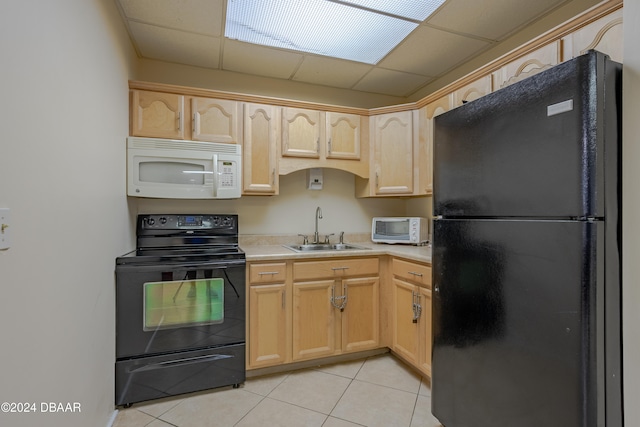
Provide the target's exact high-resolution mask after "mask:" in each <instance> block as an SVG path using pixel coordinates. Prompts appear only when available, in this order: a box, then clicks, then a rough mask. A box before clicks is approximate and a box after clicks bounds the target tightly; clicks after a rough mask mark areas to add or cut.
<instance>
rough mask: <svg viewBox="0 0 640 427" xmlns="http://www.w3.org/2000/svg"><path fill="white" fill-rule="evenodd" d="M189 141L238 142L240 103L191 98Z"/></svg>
mask: <svg viewBox="0 0 640 427" xmlns="http://www.w3.org/2000/svg"><path fill="white" fill-rule="evenodd" d="M191 112H192V114H191V139H192V140H194V141H208V142H226V143H230V144H237V143H238V142H239V135H240V129H239V127H238V126H239V123H240V114H241V112H240V103H239V102H236V101H228V100H224V99H213V98H191Z"/></svg>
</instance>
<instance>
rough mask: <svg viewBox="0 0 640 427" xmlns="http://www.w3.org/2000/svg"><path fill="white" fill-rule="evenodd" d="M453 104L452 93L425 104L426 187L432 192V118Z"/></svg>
mask: <svg viewBox="0 0 640 427" xmlns="http://www.w3.org/2000/svg"><path fill="white" fill-rule="evenodd" d="M453 104H454V101H453V95H445V96H443V97H442V98H440V99H437V100H435V101H433V102H431V103H430V104H429V105H427V107H426V108H427V112H426V114H427V123H426V130H425V133H426V145H427V147H426V148H427V157H428V159H429V162H428V178H427V181H428V182H427V189H428V191H429V192H430V193H433V142H434V141H433V131H434V128H435V123H434V120H433V119H434V118H435V117H436V116H439V115H440V114H442V113H446V112H447V111H449V110H450V109H451V108H452V106H453Z"/></svg>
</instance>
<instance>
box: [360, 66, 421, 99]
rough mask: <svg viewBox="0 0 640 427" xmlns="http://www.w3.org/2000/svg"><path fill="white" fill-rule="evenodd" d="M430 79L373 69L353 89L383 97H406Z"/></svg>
mask: <svg viewBox="0 0 640 427" xmlns="http://www.w3.org/2000/svg"><path fill="white" fill-rule="evenodd" d="M430 80H431V79H430V78H428V77H423V76H418V75H415V74H409V73H402V72H400V71H393V70H385V69H381V68H375V69H373V70H371V72H370V73H369V74H367V75H366V76H365V77H364V78H363V79H362V80H361V81H360V82H358V84H357V85H355V86H354V88H353V89H355V90H361V91H364V92H373V93H381V94H385V95H396V96H406V95H408V94H410V93H413V92H415V91H416V90H417V89H418V88H420V87H421V86H423V85H425V84H427V83H428V82H429V81H430Z"/></svg>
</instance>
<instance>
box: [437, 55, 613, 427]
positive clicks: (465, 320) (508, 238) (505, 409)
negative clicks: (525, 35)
mask: <svg viewBox="0 0 640 427" xmlns="http://www.w3.org/2000/svg"><path fill="white" fill-rule="evenodd" d="M620 106H621V66H620V64H618V63H615V62H612V61H611V60H609V58H608V57H607V56H605V55H603V54H602V53H599V52H595V51H589V52H588V53H586V54H584V55H581V56H579V57H577V58H574V59H572V60H569V61H567V62H564V63H562V64H560V65H557V66H555V67H553V68H550V69H548V70H546V71H543V72H541V73H539V74H537V75H535V76H532V77H529V78H527V79H525V80H522V81H521V82H518V83H515V84H513V85H511V86H508V87H506V88H503V89H500V90H497V91H495V92H493V93H491V94H489V95H487V96H485V97H483V98H480V99H478V100H475V101H472V102H469V103H467V104H464V105H462V106H461V107H459V108H456V109H454V110H451V111H449V112H447V113H444V114H442V115H440V116H438V117H437V118H436V119H435V128H434V129H435V130H434V187H433V188H434V190H433V211H434V224H433V259H432V261H433V270H432V271H433V311H432V312H433V319H432V320H433V337H434V338H433V355H432V356H433V360H432V363H433V365H432V372H433V374H432V401H431V402H432V403H431V410H432V413H433V414H434V416H435V417H436V418H438V420H439V421H440V422H441V423H442V425H444V426H445V427H541V426H544V427H596V426H597V427H605V426H606V427H621V426H622V425H623V420H622V418H623V411H622V396H621V395H622V377H621V369H622V364H621V345H622V342H621V320H620V319H621V307H620V306H621V279H620V269H621V256H622V253H621V248H622V243H621V236H622V232H621V225H622V223H621V185H622V184H621V170H620V164H621V127H620V120H621V111H620V108H621V107H620Z"/></svg>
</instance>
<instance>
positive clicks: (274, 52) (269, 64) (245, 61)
mask: <svg viewBox="0 0 640 427" xmlns="http://www.w3.org/2000/svg"><path fill="white" fill-rule="evenodd" d="M302 56H303V55H302V54H299V53H294V52H287V51H284V50H279V49H272V48H268V47H263V46H258V45H254V44H250V43H244V42H240V41H237V40H225V42H224V52H223V54H222V67H223V69H225V70H228V71H237V72H239V73H245V74H255V75H260V76H266V77H275V78H278V79H288V78H290V77H291V75H292V74H293V72H294V71H295V70H296V68H297V67H298V65H299V64H300V61H301V60H302Z"/></svg>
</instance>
